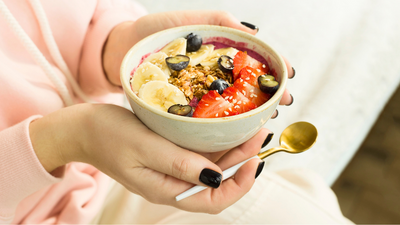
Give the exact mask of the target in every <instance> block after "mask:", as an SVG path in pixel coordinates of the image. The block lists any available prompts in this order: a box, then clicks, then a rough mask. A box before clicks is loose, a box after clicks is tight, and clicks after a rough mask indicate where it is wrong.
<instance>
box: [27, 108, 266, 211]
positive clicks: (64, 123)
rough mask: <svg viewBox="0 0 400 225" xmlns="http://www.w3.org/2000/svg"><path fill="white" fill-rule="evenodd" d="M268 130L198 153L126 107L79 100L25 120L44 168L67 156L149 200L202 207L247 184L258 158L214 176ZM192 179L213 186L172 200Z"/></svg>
mask: <svg viewBox="0 0 400 225" xmlns="http://www.w3.org/2000/svg"><path fill="white" fill-rule="evenodd" d="M268 133H269V132H268V130H266V129H262V130H261V131H260V132H259V133H258V134H257V135H256V136H255V137H253V138H252V139H251V140H249V141H248V142H246V143H244V144H242V145H241V146H239V147H237V148H234V149H232V150H229V151H225V152H224V153H212V154H203V155H201V154H197V153H194V152H191V151H188V150H186V149H183V148H180V147H178V146H176V145H175V144H173V143H171V142H169V141H168V140H166V139H164V138H162V137H161V136H159V135H157V134H155V133H154V132H152V131H151V130H149V129H148V128H147V127H146V126H145V125H143V124H142V123H141V122H140V121H139V120H138V119H137V118H136V116H135V115H134V114H133V113H132V112H130V111H129V110H127V109H124V108H122V107H118V106H115V105H106V104H79V105H75V106H72V107H67V108H64V109H61V110H58V111H57V112H54V113H52V114H49V115H47V116H45V117H43V118H41V119H38V120H35V121H33V122H32V123H31V125H30V136H31V140H32V145H33V148H34V150H35V152H36V154H37V156H38V159H39V161H40V162H41V163H42V165H43V167H44V168H45V169H46V170H47V171H48V172H51V171H53V170H54V169H56V168H58V167H60V166H62V165H65V164H67V163H69V162H74V161H77V162H84V163H88V164H91V165H93V166H95V167H96V168H98V169H99V170H101V171H102V172H104V173H105V174H107V175H109V176H110V177H112V178H113V179H115V180H116V181H118V182H119V183H121V184H122V185H124V186H125V187H126V188H127V189H128V190H129V191H131V192H133V193H136V194H139V195H141V196H143V197H144V198H145V199H147V200H149V201H150V202H153V203H157V204H166V205H171V206H175V207H177V208H180V209H183V210H186V211H193V212H206V213H219V212H221V211H222V210H223V209H225V208H227V207H228V206H230V205H231V204H233V203H235V202H236V201H237V200H239V199H240V198H241V197H242V196H243V195H244V194H245V193H247V192H248V191H249V190H250V188H251V186H252V185H253V183H254V179H255V174H256V170H257V167H258V165H259V163H260V162H261V160H259V159H253V160H250V161H249V162H247V163H246V164H245V165H244V166H242V167H241V168H240V170H239V171H238V172H237V173H236V175H235V177H234V178H230V179H228V180H226V181H224V182H223V183H221V185H220V186H219V184H220V182H218V179H217V178H218V175H219V174H222V170H224V169H227V168H228V167H230V166H232V165H234V164H236V163H239V162H241V161H243V160H245V159H247V158H250V157H252V156H254V155H256V154H257V153H258V152H259V150H260V148H261V145H262V143H263V141H264V139H265V137H266V136H267V134H268ZM182 138H184V137H182ZM210 170H211V171H210ZM213 171H214V172H213ZM199 177H202V178H203V179H202V181H203V182H202V181H201V179H199ZM193 184H196V185H205V184H208V185H209V186H212V187H217V186H219V188H208V189H207V190H205V191H202V192H200V193H198V194H196V195H193V196H191V197H189V198H187V199H184V200H182V201H179V202H176V201H175V196H177V195H178V194H180V193H182V192H184V191H185V190H187V189H189V188H190V187H192V186H193Z"/></svg>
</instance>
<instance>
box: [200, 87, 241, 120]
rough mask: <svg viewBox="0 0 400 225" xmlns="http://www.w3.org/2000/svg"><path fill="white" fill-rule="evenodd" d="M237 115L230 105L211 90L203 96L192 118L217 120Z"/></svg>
mask: <svg viewBox="0 0 400 225" xmlns="http://www.w3.org/2000/svg"><path fill="white" fill-rule="evenodd" d="M237 114H239V112H238V111H237V109H235V108H234V105H233V104H232V103H230V102H229V101H226V100H225V99H224V98H223V97H222V96H221V95H220V94H219V93H218V92H217V91H213V90H212V91H209V92H208V93H207V94H205V95H203V97H202V98H201V100H200V101H199V104H198V105H197V107H196V109H195V111H194V113H193V117H198V118H217V117H226V116H233V115H237Z"/></svg>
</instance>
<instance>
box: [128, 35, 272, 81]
mask: <svg viewBox="0 0 400 225" xmlns="http://www.w3.org/2000/svg"><path fill="white" fill-rule="evenodd" d="M203 44H204V45H207V44H212V45H214V46H215V47H214V49H220V48H228V47H233V48H236V49H237V50H239V51H243V52H244V51H246V52H247V54H248V55H249V56H251V57H252V58H254V59H256V60H258V61H259V62H261V63H263V64H265V65H267V66H268V68H271V67H270V66H269V63H268V62H267V60H265V59H264V57H262V56H261V55H260V54H258V53H257V52H255V51H254V49H253V50H252V49H249V48H248V43H246V42H236V41H233V40H231V39H229V38H224V37H209V38H204V39H203ZM162 48H163V47H162ZM162 48H160V49H157V50H156V51H154V52H150V53H147V54H146V55H144V56H142V58H141V59H140V63H139V65H140V64H142V62H143V61H144V60H145V59H146V58H147V57H148V56H149V55H151V54H152V53H156V52H159V51H160V50H161V49H162ZM139 65H138V66H137V67H139ZM137 67H135V68H134V69H133V70H132V72H131V76H133V74H134V73H135V71H136V68H137ZM270 70H271V69H270ZM268 74H272V75H274V76H275V77H276V72H275V70H274V69H272V70H271V71H270V73H268Z"/></svg>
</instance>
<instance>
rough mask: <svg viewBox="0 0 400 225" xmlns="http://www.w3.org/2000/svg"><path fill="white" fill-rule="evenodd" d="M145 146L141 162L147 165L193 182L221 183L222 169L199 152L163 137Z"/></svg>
mask: <svg viewBox="0 0 400 225" xmlns="http://www.w3.org/2000/svg"><path fill="white" fill-rule="evenodd" d="M143 147H144V149H145V150H144V151H141V154H142V155H143V157H141V158H142V162H141V163H142V164H143V165H144V166H145V167H148V168H151V169H153V170H156V171H158V172H161V173H164V174H167V175H170V176H172V177H175V178H177V179H180V180H184V181H186V182H189V183H192V184H198V185H203V186H209V187H213V188H218V187H219V185H220V183H221V178H222V175H221V174H222V171H221V169H220V168H219V167H218V166H217V165H216V164H214V163H213V162H211V161H210V160H208V159H206V158H205V157H203V156H201V155H199V154H197V153H194V152H192V151H189V150H187V149H183V148H180V147H178V146H176V145H174V144H172V143H171V142H169V141H167V140H165V139H162V138H160V141H158V142H157V143H152V145H151V147H150V146H149V147H147V146H143Z"/></svg>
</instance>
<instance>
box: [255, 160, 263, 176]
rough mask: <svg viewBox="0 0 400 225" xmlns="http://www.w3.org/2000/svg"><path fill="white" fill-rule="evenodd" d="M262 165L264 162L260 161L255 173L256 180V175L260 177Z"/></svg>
mask: <svg viewBox="0 0 400 225" xmlns="http://www.w3.org/2000/svg"><path fill="white" fill-rule="evenodd" d="M264 164H265V162H264V161H262V162H260V163H259V164H258V167H257V172H256V178H257V177H258V175H260V173H261V172H262V170H263V169H264Z"/></svg>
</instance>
